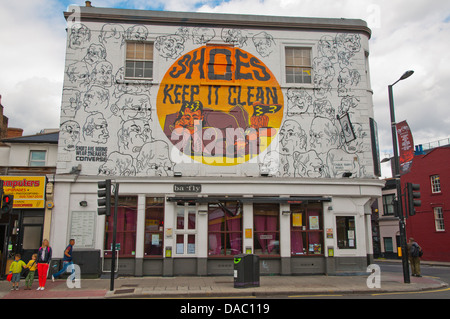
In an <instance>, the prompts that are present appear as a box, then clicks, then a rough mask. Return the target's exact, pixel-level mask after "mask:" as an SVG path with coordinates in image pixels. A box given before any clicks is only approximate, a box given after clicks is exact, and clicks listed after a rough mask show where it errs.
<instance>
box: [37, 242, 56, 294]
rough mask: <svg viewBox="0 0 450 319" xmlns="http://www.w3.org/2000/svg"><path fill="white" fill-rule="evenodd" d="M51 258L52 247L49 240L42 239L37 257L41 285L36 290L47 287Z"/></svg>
mask: <svg viewBox="0 0 450 319" xmlns="http://www.w3.org/2000/svg"><path fill="white" fill-rule="evenodd" d="M51 259H52V248H51V247H50V245H49V243H48V240H47V239H44V240H43V241H42V246H41V247H40V248H39V251H38V257H37V263H38V264H37V269H38V277H39V287H38V289H36V290H44V289H45V283H46V282H47V274H48V267H49V266H50V260H51Z"/></svg>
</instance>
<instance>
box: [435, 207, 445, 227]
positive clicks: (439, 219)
mask: <svg viewBox="0 0 450 319" xmlns="http://www.w3.org/2000/svg"><path fill="white" fill-rule="evenodd" d="M433 212H434V225H435V227H436V231H437V232H441V231H445V224H444V211H443V209H442V207H434V208H433Z"/></svg>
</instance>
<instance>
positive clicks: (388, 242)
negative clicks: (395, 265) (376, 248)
mask: <svg viewBox="0 0 450 319" xmlns="http://www.w3.org/2000/svg"><path fill="white" fill-rule="evenodd" d="M383 241H384V252H385V253H392V252H394V246H393V244H392V237H384V238H383Z"/></svg>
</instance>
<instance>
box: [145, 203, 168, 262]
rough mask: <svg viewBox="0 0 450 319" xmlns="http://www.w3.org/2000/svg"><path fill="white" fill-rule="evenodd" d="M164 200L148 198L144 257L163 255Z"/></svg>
mask: <svg viewBox="0 0 450 319" xmlns="http://www.w3.org/2000/svg"><path fill="white" fill-rule="evenodd" d="M163 234H164V198H163V197H148V198H146V200H145V242H144V257H150V256H159V257H161V256H162V254H163V238H164V236H163Z"/></svg>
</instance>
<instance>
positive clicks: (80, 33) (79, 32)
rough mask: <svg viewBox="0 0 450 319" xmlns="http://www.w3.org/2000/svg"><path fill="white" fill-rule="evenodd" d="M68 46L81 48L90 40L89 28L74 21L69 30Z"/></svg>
mask: <svg viewBox="0 0 450 319" xmlns="http://www.w3.org/2000/svg"><path fill="white" fill-rule="evenodd" d="M69 32H70V35H69V48H71V49H83V48H85V47H86V46H87V44H88V43H89V41H90V40H91V30H90V29H89V28H88V27H87V26H85V25H84V24H81V23H75V24H74V25H73V26H72V27H71V28H70V30H69Z"/></svg>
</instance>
